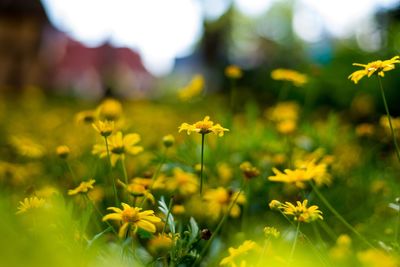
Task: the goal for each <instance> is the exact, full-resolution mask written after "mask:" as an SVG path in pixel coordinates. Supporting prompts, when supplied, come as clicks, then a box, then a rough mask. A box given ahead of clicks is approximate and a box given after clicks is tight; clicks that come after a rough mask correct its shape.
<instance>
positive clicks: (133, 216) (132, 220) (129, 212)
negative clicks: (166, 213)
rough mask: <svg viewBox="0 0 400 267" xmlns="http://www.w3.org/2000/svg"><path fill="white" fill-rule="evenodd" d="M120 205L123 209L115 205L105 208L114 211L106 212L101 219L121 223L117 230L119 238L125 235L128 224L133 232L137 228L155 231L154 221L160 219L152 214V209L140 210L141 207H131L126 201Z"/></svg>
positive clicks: (156, 221)
mask: <svg viewBox="0 0 400 267" xmlns="http://www.w3.org/2000/svg"><path fill="white" fill-rule="evenodd" d="M122 207H123V210H121V209H120V208H116V207H109V208H107V209H108V210H112V211H114V213H110V214H107V215H106V216H104V217H103V221H107V220H115V221H120V222H121V223H122V225H121V227H120V228H119V232H118V235H119V237H120V238H123V237H124V236H125V235H126V233H127V231H128V228H129V226H130V227H131V231H133V232H136V231H137V229H138V228H141V229H143V230H145V231H148V232H150V233H155V232H156V226H155V225H154V223H158V222H160V221H161V219H160V218H158V217H156V216H155V215H154V211H152V210H145V211H141V210H142V209H141V208H137V207H131V206H129V205H128V204H126V203H122Z"/></svg>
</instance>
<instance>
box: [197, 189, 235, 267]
mask: <svg viewBox="0 0 400 267" xmlns="http://www.w3.org/2000/svg"><path fill="white" fill-rule="evenodd" d="M241 193H242V189H240V190H239V192H238V194H237V196H236V197H235V199H234V200H233V201H232V203H231V204H230V206H229V208H228V210H227V211H226V213H225V214H224V216H223V217H222V219H221V220H220V221H219V223H218V225H217V228H215V230H214V232H213V233H212V234H211V237H210V239H208V240H207V243H206V244H205V246H204V248H203V249H202V250H201V252H200V256H199V257H198V258H197V259H196V261H195V262H194V264H193V266H197V265H198V264H199V262H200V260H201V259H202V258H203V257H204V255H205V254H206V252H207V250H208V247H209V246H210V245H211V243H212V241H213V240H214V238H215V236H216V235H217V233H218V232H219V230H220V229H221V227H222V225H223V224H224V222H225V220H226V218H228V215H229V214H230V212H231V210H232V208H233V206H234V205H235V204H236V201H237V200H238V198H239V196H240V194H241Z"/></svg>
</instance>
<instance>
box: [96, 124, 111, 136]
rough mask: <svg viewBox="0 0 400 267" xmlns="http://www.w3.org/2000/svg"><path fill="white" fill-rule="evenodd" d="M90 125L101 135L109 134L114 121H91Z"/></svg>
mask: <svg viewBox="0 0 400 267" xmlns="http://www.w3.org/2000/svg"><path fill="white" fill-rule="evenodd" d="M92 126H93V128H94V129H95V130H96V132H98V133H99V134H100V135H101V136H103V137H107V136H109V135H111V134H112V132H113V131H114V121H97V122H96V123H92Z"/></svg>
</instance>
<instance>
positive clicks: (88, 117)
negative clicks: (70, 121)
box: [75, 110, 96, 123]
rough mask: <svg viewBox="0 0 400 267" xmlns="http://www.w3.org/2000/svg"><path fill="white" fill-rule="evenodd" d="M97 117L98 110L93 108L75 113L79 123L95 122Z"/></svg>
mask: <svg viewBox="0 0 400 267" xmlns="http://www.w3.org/2000/svg"><path fill="white" fill-rule="evenodd" d="M95 119H96V112H95V111H93V110H83V111H81V112H79V113H77V114H76V115H75V120H76V122H77V123H93V122H94V120H95Z"/></svg>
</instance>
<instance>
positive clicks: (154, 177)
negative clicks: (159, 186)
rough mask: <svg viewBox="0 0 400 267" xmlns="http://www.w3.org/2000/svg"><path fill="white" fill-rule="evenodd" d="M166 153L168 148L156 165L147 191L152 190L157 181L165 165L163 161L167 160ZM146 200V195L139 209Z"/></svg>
mask: <svg viewBox="0 0 400 267" xmlns="http://www.w3.org/2000/svg"><path fill="white" fill-rule="evenodd" d="M167 151H168V147H166V148H165V150H164V153H163V155H162V159H161V161H160V163H159V164H158V166H157V169H156V171H155V172H154V173H153V175H152V176H151V184H150V187H149V189H148V190H149V191H150V190H151V189H152V188H153V185H154V181H155V180H156V179H157V177H158V174H159V173H160V171H161V168H162V166H163V165H164V163H165V160H166V158H167ZM147 199H148V195H147V194H146V195H145V196H144V198H143V200H142V203H141V204H140V208H141V207H143V205H144V203H145V202H146V200H147Z"/></svg>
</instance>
